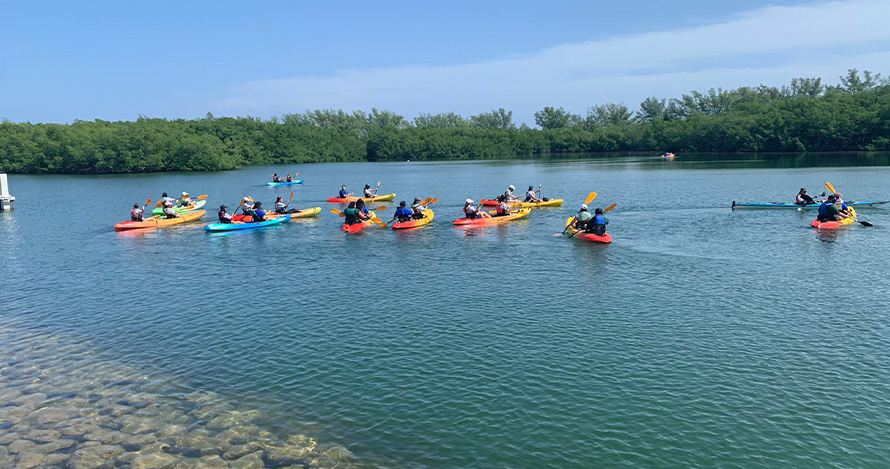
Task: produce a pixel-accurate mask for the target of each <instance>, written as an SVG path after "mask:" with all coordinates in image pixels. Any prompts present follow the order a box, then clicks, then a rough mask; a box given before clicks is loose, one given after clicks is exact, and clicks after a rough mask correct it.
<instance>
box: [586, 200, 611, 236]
mask: <svg viewBox="0 0 890 469" xmlns="http://www.w3.org/2000/svg"><path fill="white" fill-rule="evenodd" d="M608 224H609V219H608V218H606V216H605V215H604V214H603V209H602V208H600V207H597V208H596V209H595V210H594V211H593V218H591V219H590V221H589V222H587V232H588V233H593V234H595V235H597V236H602V235H604V234H606V225H608Z"/></svg>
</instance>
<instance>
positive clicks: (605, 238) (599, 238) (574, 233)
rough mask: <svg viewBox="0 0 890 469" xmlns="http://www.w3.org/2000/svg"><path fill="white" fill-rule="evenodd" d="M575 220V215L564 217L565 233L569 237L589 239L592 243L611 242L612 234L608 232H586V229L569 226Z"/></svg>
mask: <svg viewBox="0 0 890 469" xmlns="http://www.w3.org/2000/svg"><path fill="white" fill-rule="evenodd" d="M574 221H575V217H569V218H568V219H566V224H565V226H566V230H565V233H566V234H567V235H568V236H569V237H570V238H578V239H581V240H584V241H590V242H592V243H611V242H612V235H610V234H609V233H604V234H603V235H595V234H593V233H588V232H586V231H578V230H576V229H575V227H573V226H571V225H572V223H573V222H574Z"/></svg>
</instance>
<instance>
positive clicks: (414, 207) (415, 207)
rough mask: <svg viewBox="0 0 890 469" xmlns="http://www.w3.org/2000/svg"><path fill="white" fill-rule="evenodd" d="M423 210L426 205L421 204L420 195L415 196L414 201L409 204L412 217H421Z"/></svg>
mask: <svg viewBox="0 0 890 469" xmlns="http://www.w3.org/2000/svg"><path fill="white" fill-rule="evenodd" d="M424 210H426V207H425V206H423V205H421V203H420V197H415V198H414V203H412V204H411V212H412V213H413V216H414V218H423V217H424V215H423V211H424Z"/></svg>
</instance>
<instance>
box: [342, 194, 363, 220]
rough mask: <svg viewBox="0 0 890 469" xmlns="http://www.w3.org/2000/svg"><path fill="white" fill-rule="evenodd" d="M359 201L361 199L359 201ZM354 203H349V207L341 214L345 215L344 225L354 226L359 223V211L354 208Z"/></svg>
mask: <svg viewBox="0 0 890 469" xmlns="http://www.w3.org/2000/svg"><path fill="white" fill-rule="evenodd" d="M359 200H361V199H359ZM355 206H356V203H355V202H349V205H347V206H346V210H344V211H343V213H344V214H345V215H346V224H347V225H354V224H356V223H361V220H360V219H359V217H358V214H359V210H358V209H357V208H355Z"/></svg>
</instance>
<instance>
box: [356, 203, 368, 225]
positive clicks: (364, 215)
mask: <svg viewBox="0 0 890 469" xmlns="http://www.w3.org/2000/svg"><path fill="white" fill-rule="evenodd" d="M355 210H356V215H357V216H358V217H359V219H360V220H367V219H369V218H371V212H369V211H368V207H367V206H366V205H365V201H364V199H358V200H356V201H355Z"/></svg>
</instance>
